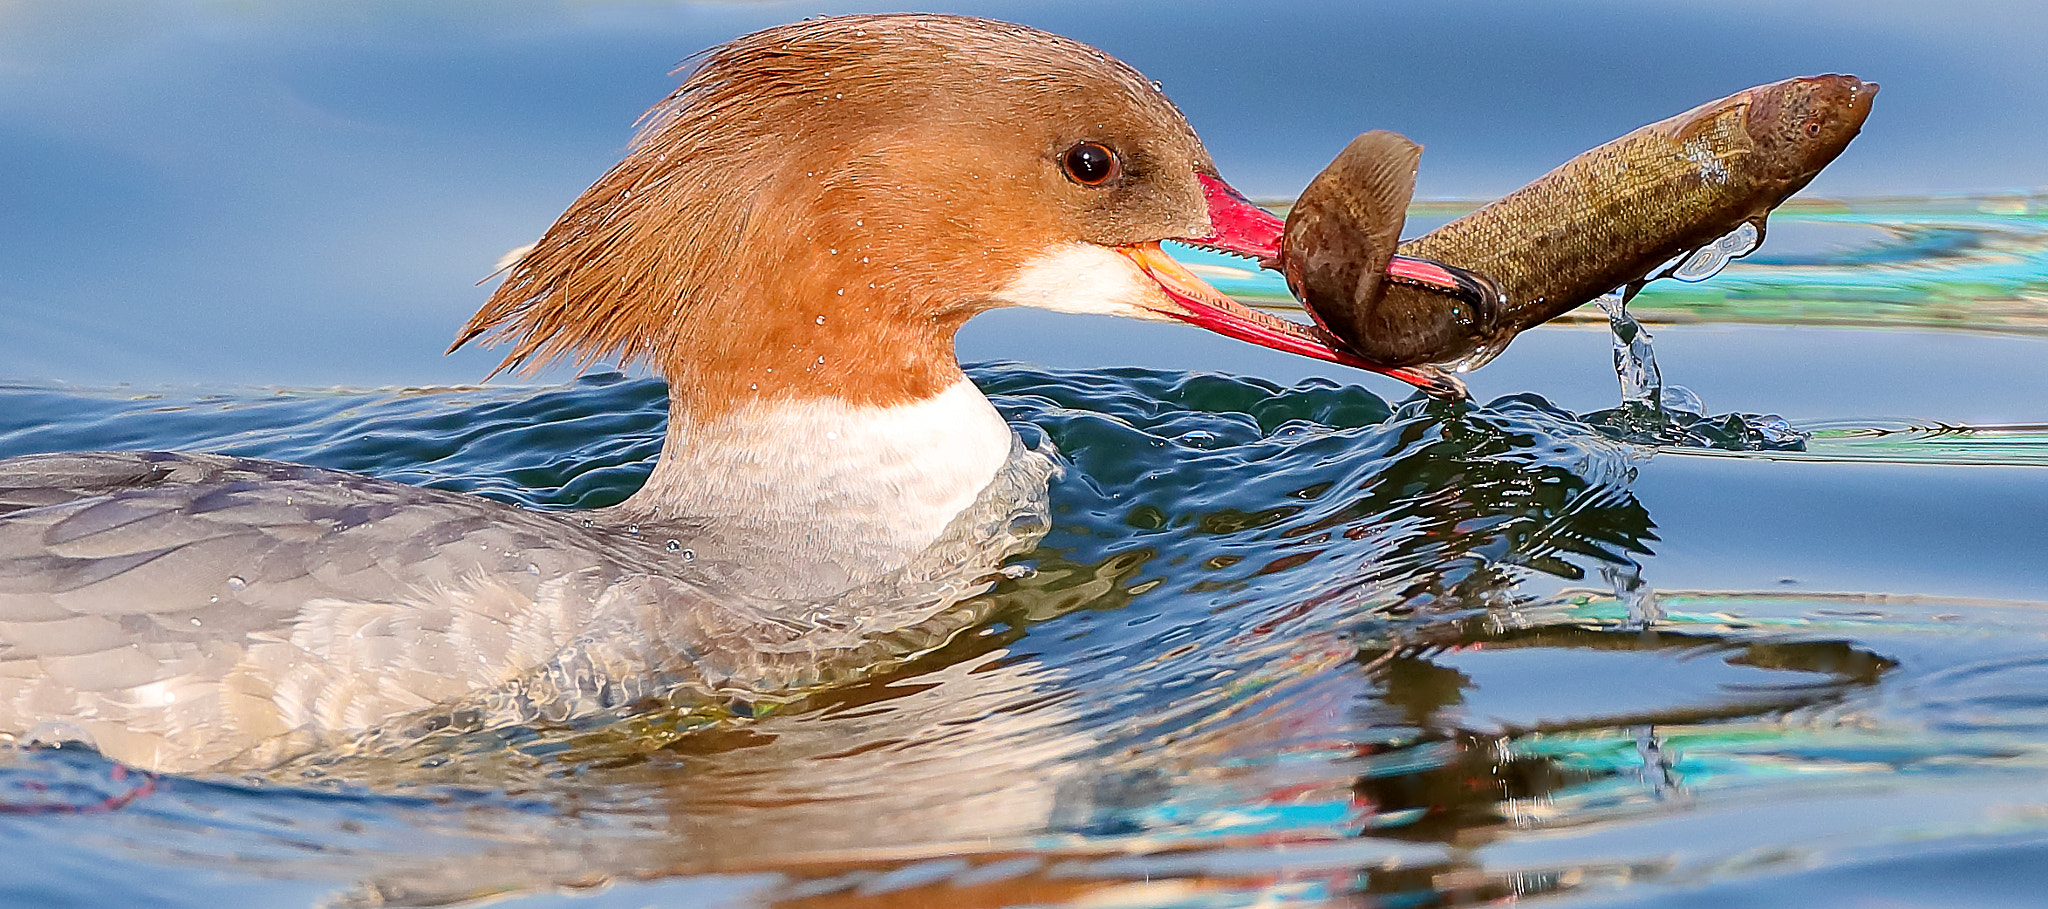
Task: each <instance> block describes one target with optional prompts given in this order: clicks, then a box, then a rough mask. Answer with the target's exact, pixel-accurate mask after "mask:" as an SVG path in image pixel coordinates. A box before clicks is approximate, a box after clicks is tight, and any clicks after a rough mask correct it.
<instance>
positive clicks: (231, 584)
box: [228, 574, 249, 590]
mask: <svg viewBox="0 0 2048 909" xmlns="http://www.w3.org/2000/svg"><path fill="white" fill-rule="evenodd" d="M247 586H249V582H248V581H244V580H242V576H241V575H238V574H235V575H228V589H229V590H241V589H242V588H244V587H247Z"/></svg>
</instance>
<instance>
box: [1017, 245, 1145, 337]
mask: <svg viewBox="0 0 2048 909" xmlns="http://www.w3.org/2000/svg"><path fill="white" fill-rule="evenodd" d="M993 299H994V300H995V301H996V302H998V303H1001V304H1003V305H1005V306H1029V307H1032V308H1035V309H1049V310H1052V311H1054V312H1071V313H1080V314H1082V315H1105V316H1123V317H1125V318H1130V319H1146V320H1150V321H1154V322H1171V321H1173V320H1172V319H1170V318H1168V317H1166V316H1163V315H1160V314H1159V313H1158V312H1156V311H1154V309H1153V308H1152V307H1151V306H1146V305H1145V303H1147V302H1150V303H1152V304H1153V306H1158V305H1163V304H1167V302H1168V301H1167V300H1166V294H1165V292H1164V291H1161V290H1160V289H1159V284H1158V282H1156V281H1153V280H1152V279H1151V278H1149V277H1147V276H1146V275H1145V272H1144V271H1143V270H1142V269H1140V268H1139V267H1138V264H1137V263H1136V262H1132V261H1131V260H1130V259H1128V258H1125V257H1124V256H1123V255H1122V254H1120V253H1118V252H1117V251H1116V250H1113V249H1110V248H1109V247H1107V246H1098V245H1096V244H1094V243H1066V244H1062V245H1059V246H1055V247H1053V248H1051V249H1050V250H1048V251H1046V252H1044V253H1040V254H1039V255H1038V256H1036V257H1034V258H1032V259H1030V260H1029V261H1027V262H1025V263H1024V266H1023V267H1022V268H1020V269H1018V271H1017V275H1016V277H1014V278H1011V279H1010V283H1008V284H1006V285H1004V286H1003V288H1002V290H1000V291H997V292H996V294H995V296H994V298H993Z"/></svg>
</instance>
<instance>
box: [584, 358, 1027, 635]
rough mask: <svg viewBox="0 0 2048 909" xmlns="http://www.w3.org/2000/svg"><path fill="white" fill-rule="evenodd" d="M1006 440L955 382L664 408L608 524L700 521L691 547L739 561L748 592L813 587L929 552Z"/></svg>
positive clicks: (1002, 452)
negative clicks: (718, 414) (645, 468)
mask: <svg viewBox="0 0 2048 909" xmlns="http://www.w3.org/2000/svg"><path fill="white" fill-rule="evenodd" d="M679 409H680V408H679ZM1012 438H1013V434H1012V433H1011V432H1010V428H1009V426H1008V424H1006V423H1004V422H1003V419H1002V417H1001V416H1000V415H999V414H997V413H996V410H995V408H994V407H993V406H991V405H990V404H989V402H988V399H987V398H986V397H983V396H982V394H981V391H980V390H979V389H977V388H975V387H974V385H973V384H972V383H970V382H968V381H967V380H966V379H965V378H964V377H963V378H962V379H961V380H960V381H959V382H957V383H955V384H953V385H952V386H951V387H949V388H947V389H946V390H945V391H944V392H942V393H940V394H938V395H935V396H933V397H931V398H928V399H926V400H923V401H919V402H917V403H913V404H904V405H898V406H893V407H866V406H849V405H846V404H844V403H842V402H838V401H830V400H810V401H770V402H757V403H752V404H748V405H745V406H742V407H741V408H739V409H738V410H735V411H733V412H732V413H730V414H728V415H726V416H725V417H723V418H721V419H719V420H717V421H716V422H710V423H700V422H694V421H691V420H690V419H688V418H687V417H686V416H677V417H672V418H671V421H670V425H669V438H668V444H667V445H666V446H665V447H664V448H663V450H662V457H661V462H660V463H659V464H658V465H656V467H655V470H654V473H653V475H652V476H650V477H649V478H648V481H647V485H646V486H645V487H643V488H642V489H641V491H640V492H639V493H637V494H636V495H634V496H633V498H632V499H631V500H629V501H627V502H626V503H624V504H622V505H620V506H619V507H618V509H617V510H616V513H615V514H614V515H612V516H610V517H609V518H608V519H609V520H612V521H620V520H624V521H629V522H630V521H634V520H642V521H648V522H650V523H655V522H660V521H662V520H663V519H673V518H675V517H681V516H687V517H690V518H695V519H701V521H702V523H703V526H705V527H706V528H708V532H709V537H708V538H699V541H698V542H697V543H696V544H695V545H698V546H699V547H700V548H702V549H705V550H706V552H705V553H704V554H706V555H715V556H716V557H717V561H721V562H725V563H727V564H738V565H743V566H746V568H747V570H748V572H749V575H750V576H749V577H746V578H734V579H732V580H733V581H735V582H744V584H745V586H746V587H747V588H748V589H749V590H750V592H753V593H756V594H758V595H763V596H771V597H778V598H780V597H815V596H823V595H827V594H831V593H834V592H837V591H842V590H846V589H848V588H850V587H854V586H858V585H860V584H865V583H868V582H871V581H874V580H876V579H877V578H880V577H881V576H882V575H884V574H887V573H888V572H890V571H892V570H895V569H897V568H900V567H902V566H903V565H904V564H906V563H907V562H909V561H910V559H911V558H912V557H913V556H915V555H916V554H917V553H919V552H921V551H923V550H924V549H926V548H927V547H929V546H930V545H931V544H932V543H933V541H935V540H937V539H938V538H939V535H940V534H941V533H942V532H943V531H944V530H945V529H946V526H947V524H948V523H950V522H951V521H952V520H953V519H954V517H955V516H957V515H959V514H960V513H961V511H962V510H964V509H966V508H967V506H968V505H969V504H971V503H973V502H974V501H975V498H976V497H977V496H979V495H980V494H981V492H982V490H984V489H986V488H987V487H988V485H989V482H990V481H991V480H993V479H994V478H995V476H996V472H997V471H998V470H1000V469H1002V467H1003V465H1004V463H1005V462H1007V461H1008V460H1009V457H1010V453H1011V443H1012ZM742 541H743V545H744V547H745V551H727V552H721V551H719V548H720V546H721V545H722V544H729V545H742ZM784 569H786V570H784Z"/></svg>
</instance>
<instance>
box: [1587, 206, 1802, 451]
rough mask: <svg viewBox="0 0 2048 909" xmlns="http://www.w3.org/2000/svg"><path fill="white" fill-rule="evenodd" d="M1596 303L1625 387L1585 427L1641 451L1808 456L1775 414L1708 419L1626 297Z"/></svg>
mask: <svg viewBox="0 0 2048 909" xmlns="http://www.w3.org/2000/svg"><path fill="white" fill-rule="evenodd" d="M1730 237H1734V235H1733V234H1731V235H1730ZM1724 239H1725V238H1724ZM1723 264H1725V262H1724V263H1723ZM1594 302H1595V303H1598V304H1599V305H1600V308H1601V309H1602V310H1603V311H1605V312H1606V313H1607V325H1608V328H1609V329H1610V330H1611V331H1613V333H1614V375H1615V378H1617V379H1618V380H1620V382H1621V405H1620V406H1619V407H1615V408H1612V409H1609V410H1603V411H1598V412H1595V413H1591V414H1587V415H1586V417H1585V419H1586V422H1588V423H1590V424H1592V425H1593V426H1594V427H1595V428H1597V429H1599V430H1600V431H1601V432H1604V433H1606V434H1608V435H1609V436H1612V437H1614V438H1617V439H1620V440H1622V441H1624V442H1633V443H1636V444H1639V445H1658V446H1671V447H1679V448H1713V449H1719V450H1723V451H1803V450H1805V447H1806V439H1807V434H1806V433H1804V432H1801V431H1799V430H1797V429H1793V428H1792V425H1791V424H1790V423H1787V422H1786V421H1785V418H1783V417H1780V416H1778V415H1776V414H1748V413H1730V414H1721V415H1719V416H1710V415H1708V413H1707V410H1706V406H1705V405H1704V404H1703V403H1702V402H1701V401H1700V396H1699V395H1697V394H1695V393H1693V390H1692V389H1690V388H1686V387H1685V386H1683V385H1670V384H1666V383H1665V381H1664V371H1663V369H1662V368H1660V367H1659V366H1658V365H1657V351H1656V348H1655V347H1653V346H1652V345H1651V339H1650V330H1649V329H1648V328H1646V327H1644V325H1643V323H1642V322H1640V321H1637V319H1636V318H1635V316H1633V315H1631V314H1630V313H1629V311H1628V301H1627V300H1626V299H1625V298H1624V296H1623V295H1622V294H1621V293H1619V292H1617V293H1611V294H1607V295H1605V296H1603V297H1600V298H1599V299H1597V300H1595V301H1594Z"/></svg>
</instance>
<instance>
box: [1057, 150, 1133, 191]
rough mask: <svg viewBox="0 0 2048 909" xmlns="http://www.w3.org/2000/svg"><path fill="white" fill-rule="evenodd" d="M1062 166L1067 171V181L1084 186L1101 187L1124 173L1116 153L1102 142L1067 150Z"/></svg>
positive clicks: (1062, 159) (1062, 158) (1061, 161)
mask: <svg viewBox="0 0 2048 909" xmlns="http://www.w3.org/2000/svg"><path fill="white" fill-rule="evenodd" d="M1060 166H1061V167H1063V168H1065V169H1066V172H1067V179H1069V180H1072V181H1074V182H1075V183H1079V184H1081V185H1082V186H1101V185H1102V184H1104V183H1107V182H1109V181H1110V180H1112V179H1114V178H1115V177H1116V175H1117V174H1120V173H1122V172H1123V165H1122V164H1121V163H1119V162H1118V161H1117V157H1116V152H1113V151H1110V150H1109V146H1106V145H1103V144H1102V143H1100V142H1083V143H1081V144H1079V145H1076V146H1074V147H1073V148H1070V149H1067V153H1066V155H1064V156H1063V157H1061V159H1060Z"/></svg>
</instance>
